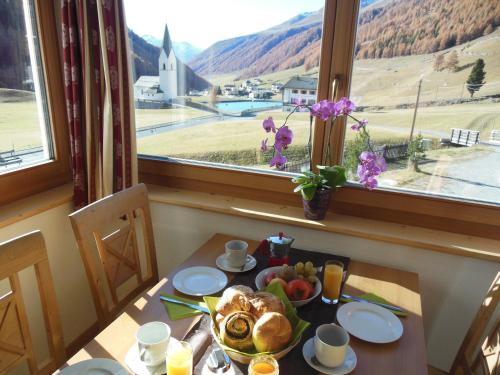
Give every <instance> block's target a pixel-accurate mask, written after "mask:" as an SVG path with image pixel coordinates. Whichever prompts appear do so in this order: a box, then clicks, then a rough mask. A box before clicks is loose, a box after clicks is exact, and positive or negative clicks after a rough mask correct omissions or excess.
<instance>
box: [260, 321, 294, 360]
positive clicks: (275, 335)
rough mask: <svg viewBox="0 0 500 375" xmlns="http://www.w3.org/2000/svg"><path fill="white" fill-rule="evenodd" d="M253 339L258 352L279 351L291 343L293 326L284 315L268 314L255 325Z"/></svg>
mask: <svg viewBox="0 0 500 375" xmlns="http://www.w3.org/2000/svg"><path fill="white" fill-rule="evenodd" d="M252 338H253V344H254V345H255V349H257V351H258V352H260V353H262V352H274V351H278V350H280V349H283V348H284V347H285V346H286V345H287V344H288V343H289V342H290V340H291V338H292V325H291V324H290V321H289V320H288V319H287V318H286V316H284V315H283V314H280V313H276V312H268V313H265V314H264V315H262V316H261V317H260V318H259V320H257V322H256V323H255V326H254V327H253V334H252Z"/></svg>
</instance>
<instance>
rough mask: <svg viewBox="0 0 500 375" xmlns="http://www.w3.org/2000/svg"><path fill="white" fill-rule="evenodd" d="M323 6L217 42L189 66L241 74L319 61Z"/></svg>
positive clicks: (201, 70) (204, 72)
mask: <svg viewBox="0 0 500 375" xmlns="http://www.w3.org/2000/svg"><path fill="white" fill-rule="evenodd" d="M322 21H323V9H320V10H318V11H316V12H308V13H303V14H299V15H297V16H295V17H293V18H291V19H290V20H288V21H286V22H284V23H282V24H280V25H277V26H274V27H272V28H270V29H267V30H264V31H262V32H259V33H254V34H250V35H245V36H239V37H236V38H231V39H227V40H222V41H219V42H216V43H215V44H213V45H212V46H210V47H209V48H207V49H206V50H204V51H203V52H202V53H200V54H199V55H198V56H197V57H196V58H195V59H194V60H192V61H190V62H189V65H190V66H191V67H192V68H193V70H194V71H196V72H197V73H200V74H202V75H211V74H220V73H230V72H235V71H243V74H242V76H255V75H259V74H263V73H269V72H275V71H279V70H284V69H289V68H293V67H296V66H300V65H304V64H305V65H306V66H310V67H313V66H316V65H317V64H318V63H319V51H320V45H321V26H322Z"/></svg>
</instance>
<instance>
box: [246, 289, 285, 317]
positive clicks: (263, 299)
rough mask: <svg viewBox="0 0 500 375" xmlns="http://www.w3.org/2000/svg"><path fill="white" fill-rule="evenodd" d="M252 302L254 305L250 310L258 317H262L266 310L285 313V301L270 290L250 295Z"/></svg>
mask: <svg viewBox="0 0 500 375" xmlns="http://www.w3.org/2000/svg"><path fill="white" fill-rule="evenodd" d="M250 304H251V305H252V307H251V309H250V311H251V313H252V314H254V315H255V316H256V317H257V318H260V317H261V316H262V315H264V314H265V313H266V312H277V313H281V314H284V313H285V305H284V304H283V302H282V301H281V300H280V299H279V298H278V297H276V296H275V295H274V294H271V293H268V292H257V293H253V294H252V295H251V297H250Z"/></svg>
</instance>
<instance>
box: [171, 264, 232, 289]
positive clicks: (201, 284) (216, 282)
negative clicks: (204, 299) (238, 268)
mask: <svg viewBox="0 0 500 375" xmlns="http://www.w3.org/2000/svg"><path fill="white" fill-rule="evenodd" d="M172 282H173V284H174V288H175V289H177V290H178V291H179V292H181V293H184V294H187V295H189V296H208V295H210V294H214V293H217V292H219V291H221V290H222V289H224V287H225V286H226V285H227V276H226V275H225V274H224V272H221V271H219V270H218V269H217V268H214V267H190V268H185V269H183V270H182V271H179V272H177V273H176V274H175V276H174V279H173V281H172Z"/></svg>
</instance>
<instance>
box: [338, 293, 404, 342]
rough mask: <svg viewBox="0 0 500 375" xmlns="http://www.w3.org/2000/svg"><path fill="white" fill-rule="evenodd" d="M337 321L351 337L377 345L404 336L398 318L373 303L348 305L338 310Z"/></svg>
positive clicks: (351, 303)
mask: <svg viewBox="0 0 500 375" xmlns="http://www.w3.org/2000/svg"><path fill="white" fill-rule="evenodd" d="M337 320H338V322H339V323H340V325H341V326H342V327H344V328H345V329H346V331H347V332H349V333H350V334H351V335H353V336H356V337H357V338H359V339H361V340H365V341H368V342H373V343H376V344H385V343H388V342H393V341H396V340H398V339H399V338H400V337H401V336H402V335H403V325H402V324H401V321H400V320H399V319H398V317H397V316H396V315H394V314H393V313H392V312H390V311H389V310H387V309H384V308H383V307H380V306H377V305H374V304H373V303H365V302H349V303H346V304H345V305H343V306H341V307H340V308H339V309H338V311H337Z"/></svg>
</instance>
